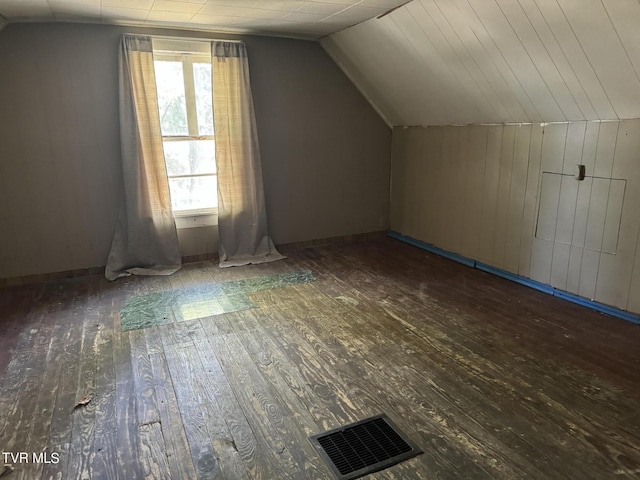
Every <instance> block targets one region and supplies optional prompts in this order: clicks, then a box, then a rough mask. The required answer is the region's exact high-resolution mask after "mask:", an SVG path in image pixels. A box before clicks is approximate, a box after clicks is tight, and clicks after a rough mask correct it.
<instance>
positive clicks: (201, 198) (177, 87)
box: [154, 51, 218, 216]
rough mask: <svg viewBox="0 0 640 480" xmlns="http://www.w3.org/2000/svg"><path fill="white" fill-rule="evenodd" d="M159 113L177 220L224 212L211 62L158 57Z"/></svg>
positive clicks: (177, 55)
mask: <svg viewBox="0 0 640 480" xmlns="http://www.w3.org/2000/svg"><path fill="white" fill-rule="evenodd" d="M154 58H155V74H156V84H157V90H158V109H159V113H160V126H161V129H162V140H163V145H164V156H165V162H166V164H167V175H168V177H169V187H170V190H171V204H172V208H173V212H174V214H175V215H177V216H180V215H190V214H199V213H215V212H216V211H217V207H218V193H217V176H216V161H215V140H214V132H213V110H212V107H211V101H212V95H211V86H212V85H211V59H210V58H209V57H207V56H206V55H199V54H191V53H180V52H166V51H161V52H154Z"/></svg>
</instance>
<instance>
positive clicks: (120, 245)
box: [105, 35, 181, 280]
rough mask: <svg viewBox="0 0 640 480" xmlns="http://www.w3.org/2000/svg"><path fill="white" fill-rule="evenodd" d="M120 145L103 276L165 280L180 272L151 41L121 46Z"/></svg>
mask: <svg viewBox="0 0 640 480" xmlns="http://www.w3.org/2000/svg"><path fill="white" fill-rule="evenodd" d="M119 61H120V142H121V157H122V174H123V180H124V192H123V194H124V198H123V200H122V203H121V207H120V213H119V216H118V222H117V225H116V231H115V234H114V237H113V242H112V244H111V252H110V253H109V259H108V261H107V267H106V270H105V276H106V277H107V279H109V280H115V279H116V278H119V277H123V276H127V275H131V274H136V275H169V274H171V273H173V272H175V271H176V270H178V269H179V268H180V264H181V259H180V247H179V245H178V235H177V231H176V225H175V221H174V219H173V214H172V212H171V195H170V193H169V183H168V180H167V172H166V166H165V163H164V153H163V150H162V134H161V131H160V118H159V114H158V98H157V93H156V79H155V73H154V68H153V49H152V43H151V37H144V36H136V35H124V36H123V37H122V41H121V44H120V55H119Z"/></svg>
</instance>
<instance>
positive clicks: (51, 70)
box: [0, 24, 391, 278]
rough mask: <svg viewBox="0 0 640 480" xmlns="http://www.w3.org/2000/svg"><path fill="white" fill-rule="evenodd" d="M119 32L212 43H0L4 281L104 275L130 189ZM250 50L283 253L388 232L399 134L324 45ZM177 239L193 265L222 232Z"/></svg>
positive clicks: (280, 42) (55, 34)
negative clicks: (124, 182)
mask: <svg viewBox="0 0 640 480" xmlns="http://www.w3.org/2000/svg"><path fill="white" fill-rule="evenodd" d="M123 32H134V33H136V32H137V33H151V34H153V33H158V34H165V35H166V34H174V35H192V36H198V37H201V36H203V34H202V33H200V32H198V33H187V32H169V31H160V30H144V29H140V28H126V27H117V26H104V25H79V24H12V25H9V26H8V27H6V28H5V29H4V30H3V31H2V32H1V33H0V65H2V68H0V105H2V107H1V108H0V202H1V204H2V206H3V208H2V210H1V212H2V213H0V222H1V224H2V233H1V234H0V278H7V277H17V276H22V275H31V274H38V273H47V272H56V271H65V270H73V269H81V268H87V267H94V266H102V265H104V264H105V262H106V257H107V254H108V251H109V246H110V243H111V237H112V234H113V228H114V224H115V219H116V214H117V210H118V204H119V200H120V199H119V191H120V188H121V171H120V158H119V148H120V147H119V132H118V95H117V49H118V41H119V37H120V35H121V34H122V33H123ZM212 37H213V38H221V37H229V36H228V35H226V36H225V35H214V36H212ZM234 38H238V37H234ZM243 40H244V41H245V42H246V44H247V48H248V50H249V56H250V68H251V79H252V87H253V92H254V101H255V108H256V117H257V124H258V132H259V136H260V142H261V149H262V160H263V170H264V180H265V189H266V196H267V210H268V216H269V220H270V230H271V234H272V236H273V239H274V241H275V242H276V243H289V242H295V241H303V240H311V239H315V238H324V237H332V236H340V235H349V234H355V233H363V232H368V231H375V230H381V229H384V228H386V227H387V226H388V217H389V213H388V212H389V206H388V202H389V185H388V184H389V157H390V142H391V140H390V139H391V131H390V130H389V128H388V127H387V126H386V125H385V124H384V122H383V121H382V120H381V119H380V118H379V117H378V116H377V114H376V113H375V112H374V110H373V109H372V108H371V107H370V106H369V104H368V103H367V102H366V101H365V100H364V98H363V97H362V96H361V95H360V94H359V93H358V91H357V90H356V89H355V87H353V85H352V84H351V83H350V82H349V80H348V79H347V78H346V77H345V75H344V74H343V73H342V72H341V71H340V70H339V68H338V67H337V66H336V65H335V64H334V63H333V61H332V60H331V59H330V58H329V57H328V55H327V54H326V53H325V52H324V51H323V50H322V48H321V47H320V46H319V44H317V43H315V42H306V41H297V40H286V39H278V38H268V37H251V36H248V37H245V38H243ZM179 235H180V240H181V246H182V249H183V254H184V255H195V254H198V253H206V252H212V251H216V249H217V243H216V231H215V228H212V227H202V228H191V229H186V230H181V231H180V233H179Z"/></svg>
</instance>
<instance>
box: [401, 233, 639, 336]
mask: <svg viewBox="0 0 640 480" xmlns="http://www.w3.org/2000/svg"><path fill="white" fill-rule="evenodd" d="M388 235H389V236H390V237H392V238H395V239H396V240H400V241H402V242H405V243H408V244H410V245H413V246H414V247H418V248H421V249H422V250H426V251H428V252H431V253H434V254H436V255H439V256H441V257H445V258H448V259H449V260H453V261H454V262H458V263H462V264H463V265H466V266H468V267H472V268H477V269H478V270H482V271H483V272H487V273H491V274H493V275H497V276H499V277H502V278H506V279H507V280H511V281H512V282H516V283H519V284H521V285H525V286H527V287H529V288H533V289H535V290H538V291H540V292H544V293H547V294H549V295H553V296H554V297H558V298H561V299H563V300H566V301H568V302H572V303H576V304H578V305H582V306H583V307H587V308H590V309H592V310H596V311H598V312H601V313H606V314H607V315H611V316H612V317H617V318H621V319H623V320H626V321H628V322H631V323H635V324H638V325H640V315H637V314H635V313H631V312H627V311H625V310H620V309H619V308H616V307H612V306H610V305H605V304H604V303H600V302H596V301H593V300H589V299H588V298H583V297H579V296H578V295H574V294H573V293H569V292H564V291H562V290H558V289H557V288H554V287H552V286H551V285H547V284H546V283H540V282H536V281H535V280H531V279H530V278H527V277H523V276H521V275H517V274H515V273H511V272H507V271H506V270H502V269H501V268H497V267H492V266H491V265H486V264H484V263H481V262H478V261H477V260H474V259H472V258H467V257H464V256H462V255H458V254H457V253H453V252H449V251H447V250H443V249H442V248H438V247H436V246H435V245H431V244H429V243H425V242H422V241H420V240H416V239H415V238H411V237H408V236H406V235H403V234H401V233H398V232H394V231H389V233H388Z"/></svg>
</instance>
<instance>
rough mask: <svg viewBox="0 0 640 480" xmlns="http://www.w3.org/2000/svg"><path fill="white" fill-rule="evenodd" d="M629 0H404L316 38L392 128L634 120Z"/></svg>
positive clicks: (638, 84)
mask: <svg viewBox="0 0 640 480" xmlns="http://www.w3.org/2000/svg"><path fill="white" fill-rule="evenodd" d="M639 26H640V1H639V0H413V1H412V2H410V3H408V4H406V5H405V6H403V7H401V8H399V9H396V10H395V11H393V12H391V13H390V14H388V15H385V16H384V17H382V18H379V19H372V20H369V21H367V22H363V23H361V24H359V25H357V26H354V27H352V28H349V29H346V30H343V31H341V32H337V33H335V34H333V35H331V36H329V37H326V38H324V39H323V40H322V41H321V42H322V45H323V47H324V48H325V49H326V50H327V51H328V52H329V53H330V55H331V56H332V57H333V58H334V59H335V60H336V61H337V62H338V63H339V64H340V65H341V67H342V68H343V69H344V70H345V72H346V73H347V74H348V75H349V76H350V78H351V79H352V80H353V81H354V83H355V84H356V85H357V86H358V87H359V88H360V90H361V91H362V92H363V93H364V94H365V96H367V98H368V99H369V100H370V101H371V102H372V103H373V104H374V105H375V106H376V108H377V109H378V111H379V112H380V113H381V114H382V116H383V117H384V118H385V119H386V120H387V122H388V123H389V124H390V125H395V126H400V125H402V126H406V125H449V124H467V123H511V122H555V121H576V120H598V119H600V120H615V119H628V118H638V117H640V28H639Z"/></svg>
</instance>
